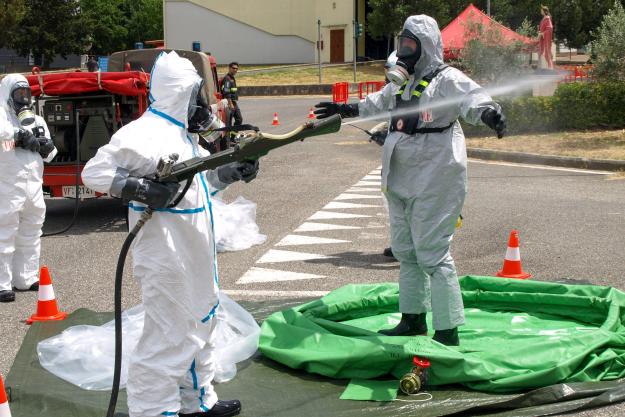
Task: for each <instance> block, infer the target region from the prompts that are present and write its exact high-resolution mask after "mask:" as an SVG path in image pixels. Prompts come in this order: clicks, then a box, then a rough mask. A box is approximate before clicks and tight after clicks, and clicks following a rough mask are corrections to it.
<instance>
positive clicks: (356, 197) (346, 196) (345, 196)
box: [334, 193, 382, 201]
mask: <svg viewBox="0 0 625 417" xmlns="http://www.w3.org/2000/svg"><path fill="white" fill-rule="evenodd" d="M368 198H382V196H381V195H380V194H374V195H369V194H348V193H342V194H339V195H338V196H337V197H336V198H335V199H334V201H340V200H361V199H368Z"/></svg>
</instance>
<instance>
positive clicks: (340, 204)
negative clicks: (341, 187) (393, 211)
mask: <svg viewBox="0 0 625 417" xmlns="http://www.w3.org/2000/svg"><path fill="white" fill-rule="evenodd" d="M368 207H382V206H381V205H379V204H360V203H343V202H340V201H332V202H330V203H328V204H326V205H325V206H323V209H324V210H337V209H356V208H368Z"/></svg>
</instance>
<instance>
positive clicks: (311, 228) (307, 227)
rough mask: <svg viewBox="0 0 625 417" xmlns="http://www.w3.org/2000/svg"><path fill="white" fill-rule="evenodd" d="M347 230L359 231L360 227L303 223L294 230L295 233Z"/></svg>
mask: <svg viewBox="0 0 625 417" xmlns="http://www.w3.org/2000/svg"><path fill="white" fill-rule="evenodd" d="M349 229H360V227H358V226H344V225H342V224H329V223H313V222H304V223H302V224H301V225H300V226H299V227H298V228H297V229H295V231H296V232H320V231H323V230H349Z"/></svg>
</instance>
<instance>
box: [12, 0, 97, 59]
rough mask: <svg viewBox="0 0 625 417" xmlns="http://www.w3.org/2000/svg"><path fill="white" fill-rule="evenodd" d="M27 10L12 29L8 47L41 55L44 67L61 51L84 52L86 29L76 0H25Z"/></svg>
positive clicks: (64, 53) (25, 52) (20, 51)
mask: <svg viewBox="0 0 625 417" xmlns="http://www.w3.org/2000/svg"><path fill="white" fill-rule="evenodd" d="M25 5H26V13H25V14H24V16H23V18H22V19H21V20H20V22H19V24H18V25H17V27H16V28H15V30H14V31H13V36H11V38H10V42H9V47H11V48H12V49H15V50H16V51H17V52H18V53H19V54H20V55H22V56H27V55H29V54H30V53H31V52H32V53H33V54H34V55H35V56H41V57H42V59H43V65H42V66H43V67H47V66H49V64H50V63H51V62H52V60H53V59H54V57H55V56H56V55H57V54H59V55H61V56H63V57H67V55H69V54H81V53H83V52H84V50H85V46H86V41H87V32H86V30H85V29H86V28H85V25H84V21H83V18H82V15H81V14H80V8H79V3H78V1H77V0H25Z"/></svg>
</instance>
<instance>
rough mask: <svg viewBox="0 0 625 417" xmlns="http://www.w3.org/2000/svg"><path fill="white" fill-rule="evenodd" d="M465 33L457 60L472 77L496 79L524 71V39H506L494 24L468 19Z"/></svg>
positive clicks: (482, 79) (488, 79)
mask: <svg viewBox="0 0 625 417" xmlns="http://www.w3.org/2000/svg"><path fill="white" fill-rule="evenodd" d="M465 37H466V38H467V39H470V40H469V41H468V42H467V43H466V45H465V47H464V48H463V49H462V51H461V52H460V64H461V65H462V66H463V67H464V68H466V69H467V70H468V71H469V72H470V73H471V76H472V77H473V78H475V79H477V80H480V81H482V82H485V83H496V82H498V81H501V80H505V79H509V78H513V77H518V76H519V75H521V74H522V73H524V72H526V71H527V64H526V62H527V61H526V59H525V54H524V53H523V49H524V45H523V43H521V42H515V43H512V44H510V43H508V42H506V41H505V40H504V38H503V34H502V33H501V31H500V30H498V28H497V27H491V26H484V25H482V24H481V23H479V22H472V21H471V20H469V21H468V22H467V25H466V28H465Z"/></svg>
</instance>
